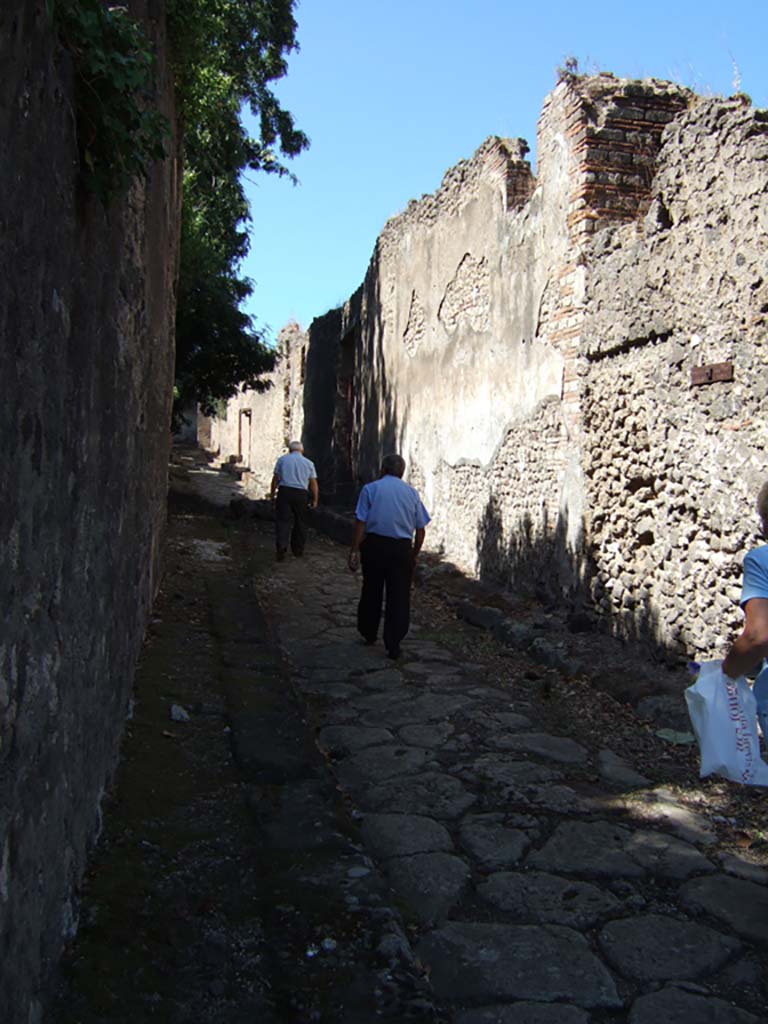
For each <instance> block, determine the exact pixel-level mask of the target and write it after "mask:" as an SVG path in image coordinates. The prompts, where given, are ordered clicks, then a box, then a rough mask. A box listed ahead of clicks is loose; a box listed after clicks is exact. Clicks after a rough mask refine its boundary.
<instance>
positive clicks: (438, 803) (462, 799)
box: [360, 772, 477, 820]
mask: <svg viewBox="0 0 768 1024" xmlns="http://www.w3.org/2000/svg"><path fill="white" fill-rule="evenodd" d="M476 802H477V796H476V795H475V794H473V793H469V792H468V791H467V790H466V789H465V787H464V786H463V785H462V784H461V782H460V781H459V780H458V779H455V778H453V776H451V775H446V774H445V773H443V772H422V773H421V774H419V775H413V776H410V777H409V778H406V779H402V778H400V779H393V780H391V781H390V782H388V783H381V784H379V785H377V786H371V787H370V788H369V789H367V790H366V791H365V793H363V794H362V796H361V797H360V805H361V806H362V807H363V808H366V809H370V810H376V811H390V812H395V811H402V813H403V814H423V815H425V816H426V817H434V818H438V819H440V820H452V819H455V818H460V817H461V816H462V815H463V814H464V813H465V811H468V810H469V808H470V807H471V806H472V805H473V804H474V803H476Z"/></svg>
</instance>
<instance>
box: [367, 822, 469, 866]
mask: <svg viewBox="0 0 768 1024" xmlns="http://www.w3.org/2000/svg"><path fill="white" fill-rule="evenodd" d="M362 836H363V841H364V843H365V845H366V846H367V847H368V848H369V849H370V851H371V853H372V854H373V855H375V856H378V857H381V858H390V857H406V856H409V855H412V854H415V853H436V852H443V853H450V852H451V851H452V850H453V840H452V839H451V834H450V832H448V830H447V829H446V828H445V826H444V825H441V824H440V822H438V821H434V819H432V818H425V817H423V816H422V815H418V814H366V815H365V817H364V818H363V825H362Z"/></svg>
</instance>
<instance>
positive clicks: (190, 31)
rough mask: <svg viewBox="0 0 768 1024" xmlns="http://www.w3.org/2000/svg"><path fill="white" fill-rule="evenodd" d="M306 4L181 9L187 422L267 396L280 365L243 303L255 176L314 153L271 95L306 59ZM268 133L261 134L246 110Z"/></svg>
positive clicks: (180, 1) (215, 0)
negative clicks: (247, 396) (299, 19)
mask: <svg viewBox="0 0 768 1024" xmlns="http://www.w3.org/2000/svg"><path fill="white" fill-rule="evenodd" d="M295 2H296V0H172V2H171V4H170V7H169V27H170V33H171V40H172V45H173V49H174V62H175V68H176V80H177V96H178V100H179V108H180V124H181V130H182V149H183V158H184V197H183V217H182V240H181V260H180V280H179V296H178V308H177V327H176V395H177V398H176V412H177V414H178V411H179V410H180V409H182V408H184V407H185V406H186V405H187V404H189V403H190V402H194V401H197V402H199V403H200V404H201V406H202V407H203V410H204V411H205V412H207V413H211V412H212V411H213V410H214V406H215V403H216V402H217V401H219V400H222V399H227V398H230V397H231V396H232V395H233V394H235V392H236V390H237V387H238V385H239V384H245V385H246V386H248V387H252V388H256V389H259V388H260V387H263V386H264V385H263V381H262V380H261V376H262V374H263V373H264V372H265V371H267V370H269V369H271V367H272V366H273V364H274V354H273V352H272V351H271V350H270V349H269V347H268V346H267V345H266V344H265V343H264V338H263V336H262V335H261V334H260V333H259V331H257V330H256V329H255V327H254V325H253V322H252V320H251V318H250V317H249V316H247V315H246V314H245V313H243V312H242V308H241V307H242V303H243V301H244V299H245V298H247V296H248V295H249V294H250V292H251V290H252V286H251V284H250V282H249V281H248V280H247V279H246V278H244V277H242V276H241V274H240V270H239V268H240V264H241V261H242V259H243V257H244V256H245V255H246V253H247V252H248V247H249V239H248V232H247V224H248V221H249V219H250V213H249V208H248V202H247V200H246V197H245V192H244V189H243V185H242V175H243V173H244V172H246V171H264V172H267V173H273V174H280V175H289V176H290V177H293V176H292V175H290V172H289V171H288V169H287V168H286V166H285V164H284V163H283V162H282V158H283V157H292V156H295V155H296V154H298V153H300V152H301V150H302V149H304V148H305V147H306V146H307V145H308V140H307V137H306V136H305V135H304V133H303V132H301V131H299V130H298V129H297V128H296V127H295V125H294V121H293V117H292V116H291V114H290V113H289V112H288V111H286V110H284V109H283V108H282V107H281V105H280V103H279V101H278V100H277V98H276V97H275V95H274V93H273V91H272V89H271V84H272V83H273V82H274V81H276V80H277V79H279V78H281V77H282V76H283V75H285V73H286V71H287V55H288V54H289V53H290V52H291V51H292V50H295V49H296V48H297V43H296V21H295V19H294V16H293V9H294V6H295ZM244 108H249V109H250V111H251V113H252V114H253V115H254V120H255V123H256V125H257V126H258V132H257V134H256V135H255V136H254V135H250V134H249V133H248V132H247V131H246V129H245V127H244V124H243V119H242V116H241V115H242V111H243V109H244Z"/></svg>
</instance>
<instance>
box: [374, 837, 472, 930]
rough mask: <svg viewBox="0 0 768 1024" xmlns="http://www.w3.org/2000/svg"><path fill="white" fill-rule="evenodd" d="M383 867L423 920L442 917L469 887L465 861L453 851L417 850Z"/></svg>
mask: <svg viewBox="0 0 768 1024" xmlns="http://www.w3.org/2000/svg"><path fill="white" fill-rule="evenodd" d="M384 869H385V870H386V871H387V873H388V874H389V877H390V881H391V882H392V888H393V889H394V891H395V892H396V893H397V895H398V896H399V897H400V898H401V899H403V900H405V902H406V903H407V904H408V906H409V907H410V909H411V910H412V911H413V912H414V913H415V914H416V916H417V917H418V919H419V920H420V921H421V923H422V924H426V925H431V924H434V923H436V922H440V921H443V920H444V919H445V918H446V917H447V916H448V914H449V913H450V912H451V910H453V909H454V907H455V906H456V904H457V903H458V902H459V901H460V900H461V898H462V897H463V896H464V894H465V893H466V891H467V888H468V885H469V881H470V877H471V874H470V870H469V868H468V867H467V864H466V861H464V860H462V858H461V857H456V856H454V855H453V854H450V853H443V852H442V851H437V852H436V853H418V854H414V855H413V856H411V857H398V858H397V859H396V860H390V861H385V863H384Z"/></svg>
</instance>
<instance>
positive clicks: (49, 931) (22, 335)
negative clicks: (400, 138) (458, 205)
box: [0, 0, 179, 1024]
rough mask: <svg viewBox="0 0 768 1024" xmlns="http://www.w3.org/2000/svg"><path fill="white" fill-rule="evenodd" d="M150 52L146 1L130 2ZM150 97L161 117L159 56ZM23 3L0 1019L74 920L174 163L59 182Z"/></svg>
mask: <svg viewBox="0 0 768 1024" xmlns="http://www.w3.org/2000/svg"><path fill="white" fill-rule="evenodd" d="M130 7H131V10H132V12H133V13H134V14H136V15H137V16H139V17H142V18H144V19H145V21H146V24H147V26H148V28H149V30H150V32H151V33H152V35H153V36H154V37H155V39H156V41H157V42H158V44H159V49H160V53H161V55H162V54H163V53H164V50H165V39H164V5H163V4H162V3H148V4H147V3H133V4H131V5H130ZM158 76H159V91H160V103H161V106H162V107H163V109H164V111H165V113H166V114H167V116H168V117H169V118H171V119H172V118H173V114H174V111H173V103H172V91H171V85H170V81H169V76H168V71H167V68H166V66H165V64H164V63H163V61H162V60H161V61H160V64H159V67H158ZM73 106H74V105H73V81H72V70H71V66H70V63H69V60H68V57H67V55H66V54H63V53H61V52H59V51H57V48H56V46H55V40H54V35H53V32H52V28H51V24H50V22H49V20H48V18H47V16H46V13H45V9H44V4H43V3H42V2H41V3H32V2H29V0H5V2H4V3H3V5H2V8H0V180H2V183H3V188H2V191H1V192H0V381H1V382H2V393H3V400H2V402H1V403H0V493H2V495H3V500H2V503H0V614H1V621H2V627H0V628H1V629H2V633H1V634H0V1020H2V1021H3V1022H4V1024H16V1022H21V1021H24V1022H25V1024H27V1022H33V1021H37V1020H40V1019H41V1017H42V1013H43V1009H44V1005H45V996H44V993H45V990H46V985H47V980H48V978H49V975H50V971H51V968H52V966H53V965H54V964H55V962H56V960H57V958H58V956H59V954H60V951H61V948H62V945H63V943H64V942H65V941H66V939H67V937H68V936H70V935H71V934H72V933H73V932H74V930H75V928H76V923H77V899H76V893H77V888H78V884H79V881H80V879H81V877H82V874H83V870H84V865H85V859H86V853H87V850H88V847H89V845H90V844H91V843H92V841H93V840H94V838H95V836H96V834H97V832H98V829H99V815H100V810H99V805H100V802H101V799H102V797H103V795H104V792H105V789H106V787H107V786H108V785H109V782H110V779H111V776H112V773H113V770H114V767H115V763H116V758H117V753H118V746H119V742H120V737H121V734H122V731H123V726H124V722H125V719H126V715H127V713H128V706H129V696H130V690H131V683H132V678H133V673H134V666H135V663H136V659H137V655H138V652H139V649H140V646H141V643H142V638H143V634H144V629H145V625H146V622H147V617H148V614H149V609H150V604H151V601H152V597H153V593H154V591H155V589H156V585H157V579H158V552H159V542H160V539H161V534H162V527H163V522H164V518H165V498H166V489H167V484H166V480H167V454H168V443H169V419H170V401H171V388H172V375H173V348H172V345H173V310H174V300H175V296H174V290H175V280H176V261H177V231H178V223H179V217H178V206H179V179H178V165H177V161H176V160H175V159H174V158H169V159H167V160H166V161H164V162H163V163H162V164H159V165H157V166H155V168H154V169H153V171H152V174H151V176H150V178H149V180H148V181H147V182H146V184H144V183H138V184H137V185H136V186H135V187H134V188H133V190H132V191H131V193H130V196H129V197H128V198H127V199H126V200H125V201H119V202H116V203H114V204H113V205H112V206H111V208H110V209H109V210H108V211H105V210H104V209H103V208H102V207H101V206H100V204H99V203H98V202H97V201H96V200H94V199H93V198H89V197H87V196H84V195H82V194H81V193H80V192H79V191H78V187H77V180H76V173H77V145H76V137H75V123H74V114H73Z"/></svg>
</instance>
